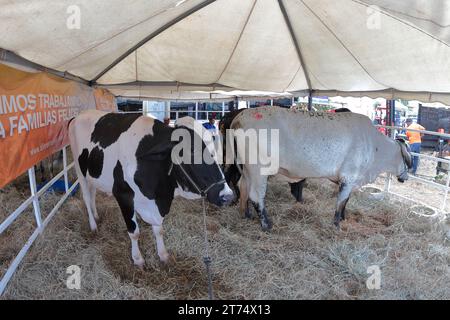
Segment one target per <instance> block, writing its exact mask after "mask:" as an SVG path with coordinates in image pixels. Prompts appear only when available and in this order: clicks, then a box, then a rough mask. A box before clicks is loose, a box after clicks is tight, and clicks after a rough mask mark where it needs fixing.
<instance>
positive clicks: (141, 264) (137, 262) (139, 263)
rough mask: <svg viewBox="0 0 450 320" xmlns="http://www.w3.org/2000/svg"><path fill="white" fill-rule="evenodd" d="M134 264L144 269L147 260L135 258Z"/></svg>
mask: <svg viewBox="0 0 450 320" xmlns="http://www.w3.org/2000/svg"><path fill="white" fill-rule="evenodd" d="M134 265H135V266H136V267H138V268H139V270H141V271H144V266H145V260H144V258H142V257H141V258H140V259H134Z"/></svg>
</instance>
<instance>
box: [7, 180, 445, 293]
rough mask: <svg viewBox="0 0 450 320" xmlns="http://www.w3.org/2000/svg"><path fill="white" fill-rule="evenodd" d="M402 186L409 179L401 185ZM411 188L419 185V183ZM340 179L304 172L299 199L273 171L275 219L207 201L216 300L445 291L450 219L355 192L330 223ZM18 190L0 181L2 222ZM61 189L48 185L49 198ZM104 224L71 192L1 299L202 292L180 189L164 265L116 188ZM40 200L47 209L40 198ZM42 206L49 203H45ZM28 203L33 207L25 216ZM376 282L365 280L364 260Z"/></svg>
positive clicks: (199, 241)
mask: <svg viewBox="0 0 450 320" xmlns="http://www.w3.org/2000/svg"><path fill="white" fill-rule="evenodd" d="M405 186H406V184H405ZM414 188H415V187H414ZM336 189H337V188H336V186H335V185H334V184H332V183H329V182H328V181H322V180H318V181H313V180H310V181H308V185H307V187H306V189H305V202H304V203H303V204H298V203H295V201H294V199H293V198H292V197H291V195H290V192H289V187H288V185H287V184H286V183H281V182H279V181H276V180H275V179H272V180H271V181H270V184H269V189H268V193H267V205H268V211H269V214H270V216H271V217H272V219H273V222H274V226H273V229H272V231H271V232H263V231H261V229H260V226H259V223H258V221H257V220H247V219H244V218H243V217H241V216H240V215H239V213H238V209H237V207H236V206H231V207H227V208H220V209H218V208H216V207H214V206H212V205H209V206H208V212H207V214H208V220H207V225H208V231H209V239H210V245H211V256H212V261H213V262H212V272H213V288H214V294H215V297H216V298H219V299H380V298H381V299H450V250H449V249H450V240H449V238H448V237H447V236H448V233H449V229H450V227H449V224H448V222H443V223H442V222H441V223H438V222H437V220H436V219H431V218H428V217H420V216H417V215H415V214H414V213H412V209H411V204H406V203H403V202H398V201H396V200H395V198H390V199H389V198H388V197H386V198H383V199H375V198H374V197H373V196H371V195H370V194H369V193H368V192H355V193H354V194H353V195H352V197H351V199H350V201H349V203H348V206H347V208H348V210H347V220H346V221H345V222H343V223H342V229H341V231H337V230H336V229H335V228H334V226H333V225H332V220H333V212H334V206H335V199H336V198H335V196H336V191H337V190H336ZM21 196H25V195H21V194H20V191H17V189H16V188H14V187H10V188H7V189H6V190H2V191H1V192H0V200H1V202H0V203H1V204H2V206H1V207H0V221H1V220H3V219H4V217H5V216H6V214H7V213H8V212H10V211H8V210H11V208H14V206H15V205H16V204H17V203H16V202H18V200H15V199H18V198H20V197H21ZM55 201H57V196H56V195H51V194H49V195H47V196H46V197H45V199H44V203H45V204H44V207H48V208H51V204H52V203H54V202H55ZM97 207H98V211H99V215H100V217H101V222H100V223H99V231H98V232H97V233H96V234H92V233H91V232H90V230H89V225H88V221H87V214H86V211H85V207H84V203H83V202H82V200H81V198H80V195H79V194H77V195H76V196H75V197H73V198H70V199H69V200H68V201H67V202H66V203H65V204H64V206H63V207H62V208H61V210H60V212H59V213H58V214H57V215H56V216H55V217H54V218H53V220H52V221H51V222H50V224H49V225H48V227H47V228H46V230H45V231H44V233H43V234H42V236H41V237H39V238H38V239H37V241H36V243H35V244H34V245H33V247H32V248H31V250H30V252H29V253H28V255H27V256H26V258H25V259H24V261H23V262H22V263H21V265H20V267H19V269H18V271H17V272H16V274H15V275H14V277H13V278H12V280H11V282H10V284H9V285H8V287H7V289H6V292H5V293H4V296H3V297H2V298H3V299H206V298H207V281H206V278H207V277H206V274H205V269H204V265H203V262H202V251H203V232H202V214H201V202H200V201H192V200H184V199H176V200H175V201H174V203H173V205H172V209H171V212H170V213H169V215H168V216H167V219H166V220H165V222H164V226H165V236H164V238H165V243H166V247H167V248H168V249H169V251H170V253H171V256H172V261H171V262H170V263H169V264H168V265H166V266H163V265H161V264H160V263H159V260H158V256H157V254H156V248H155V241H154V238H153V235H152V233H151V228H150V226H148V225H145V223H144V222H142V221H139V224H140V227H141V238H140V247H141V251H142V253H143V255H144V258H145V259H146V268H145V269H144V271H141V270H139V269H137V268H135V267H134V266H133V264H132V260H131V254H130V240H129V237H128V234H127V232H126V229H125V224H124V222H123V220H122V217H121V214H120V212H119V208H118V206H117V205H116V203H115V201H114V199H113V198H110V197H108V196H106V195H104V194H98V196H97ZM44 209H45V208H44ZM43 211H46V210H43ZM30 214H31V217H32V213H31V211H30V212H29V215H30ZM30 221H32V219H30V216H28V217H25V218H23V219H22V220H19V221H18V222H17V223H15V225H14V226H13V228H11V229H8V230H7V232H5V233H4V234H2V235H0V244H1V245H0V273H4V271H5V270H6V267H7V266H8V264H9V262H10V261H11V259H12V258H13V257H14V255H15V254H17V252H18V249H20V247H21V246H22V245H23V243H24V241H25V240H26V239H27V238H28V236H29V234H31V230H32V229H33V227H34V226H33V223H32V222H30ZM70 265H77V266H79V267H80V268H81V289H79V290H70V289H68V288H67V287H66V279H67V277H68V274H66V269H67V267H69V266H70ZM372 265H376V266H378V267H379V268H380V271H381V288H380V289H379V290H377V289H372V290H369V289H368V288H367V286H366V281H367V279H368V277H369V276H370V274H368V272H367V268H368V267H369V266H372Z"/></svg>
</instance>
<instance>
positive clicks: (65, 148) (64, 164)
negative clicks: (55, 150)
mask: <svg viewBox="0 0 450 320" xmlns="http://www.w3.org/2000/svg"><path fill="white" fill-rule="evenodd" d="M63 170H64V189H65V190H66V193H67V192H68V191H69V177H68V175H67V146H64V148H63Z"/></svg>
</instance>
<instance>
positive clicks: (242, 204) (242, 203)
mask: <svg viewBox="0 0 450 320" xmlns="http://www.w3.org/2000/svg"><path fill="white" fill-rule="evenodd" d="M239 189H240V197H239V209H240V212H241V214H242V215H244V216H245V217H246V218H248V219H251V218H252V213H251V212H250V206H249V205H248V202H249V200H248V184H247V180H246V179H245V177H244V176H241V179H240V180H239Z"/></svg>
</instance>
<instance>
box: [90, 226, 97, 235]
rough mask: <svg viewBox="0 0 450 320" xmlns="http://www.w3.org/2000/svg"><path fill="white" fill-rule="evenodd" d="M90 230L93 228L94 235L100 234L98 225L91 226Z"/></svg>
mask: <svg viewBox="0 0 450 320" xmlns="http://www.w3.org/2000/svg"><path fill="white" fill-rule="evenodd" d="M90 228H91V232H92V233H93V234H97V233H98V228H97V225H95V226H92V225H91V226H90Z"/></svg>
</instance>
